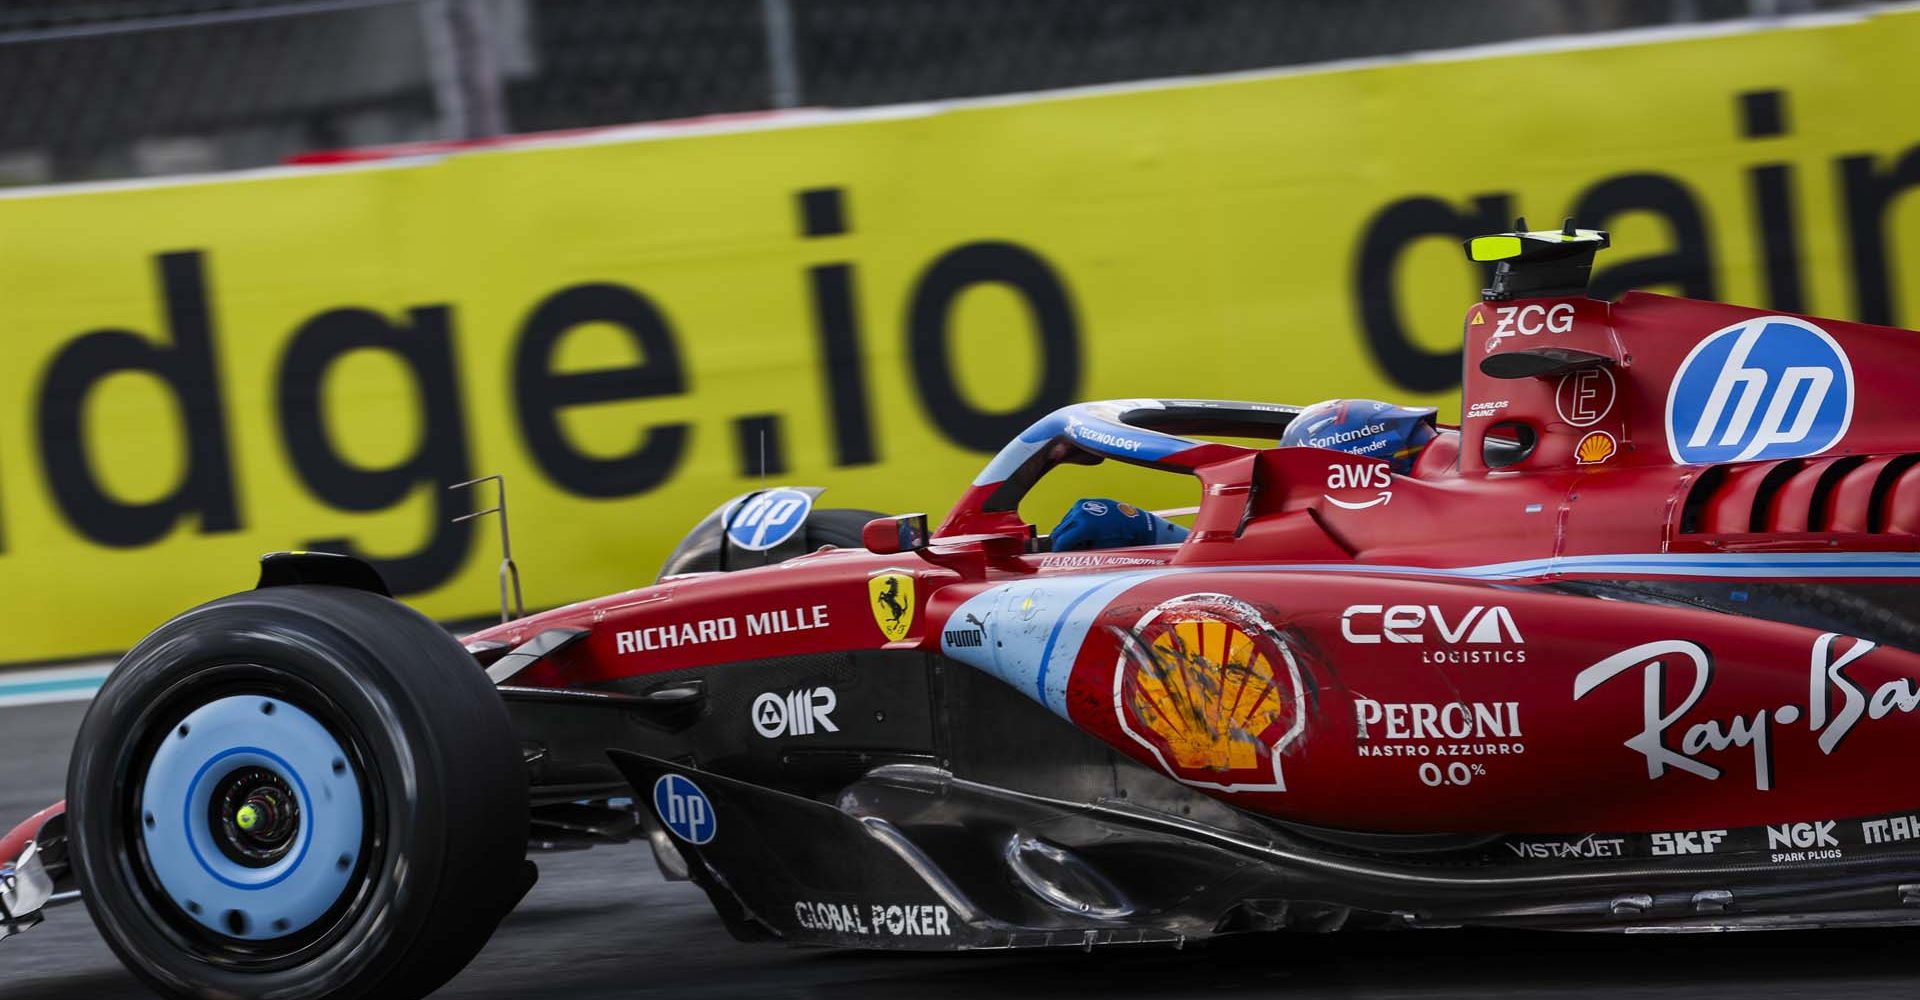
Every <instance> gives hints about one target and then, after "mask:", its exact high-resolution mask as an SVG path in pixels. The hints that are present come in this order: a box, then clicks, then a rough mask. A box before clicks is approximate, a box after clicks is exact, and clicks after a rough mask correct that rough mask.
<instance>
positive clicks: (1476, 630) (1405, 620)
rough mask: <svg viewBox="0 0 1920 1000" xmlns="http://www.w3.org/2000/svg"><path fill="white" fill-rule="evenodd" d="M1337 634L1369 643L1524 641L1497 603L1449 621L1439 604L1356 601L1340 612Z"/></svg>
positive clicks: (1473, 608) (1478, 607)
mask: <svg viewBox="0 0 1920 1000" xmlns="http://www.w3.org/2000/svg"><path fill="white" fill-rule="evenodd" d="M1340 634H1341V636H1343V637H1345V638H1346V640H1347V641H1348V642H1352V643H1358V644H1360V645H1371V644H1374V643H1378V642H1380V641H1381V640H1383V639H1384V640H1385V641H1387V642H1406V643H1424V642H1426V641H1427V639H1428V637H1429V636H1433V637H1436V638H1438V639H1439V640H1440V641H1441V642H1444V643H1448V644H1450V645H1451V644H1457V643H1467V644H1472V645H1497V644H1500V643H1505V642H1511V643H1514V644H1516V645H1518V644H1520V643H1524V642H1526V640H1525V639H1522V638H1521V637H1520V626H1518V625H1516V624H1514V622H1513V614H1512V612H1509V611H1508V610H1507V609H1506V608H1504V607H1502V606H1500V605H1498V604H1496V605H1494V606H1493V607H1490V608H1489V607H1486V606H1484V605H1479V604H1476V605H1474V606H1473V607H1471V608H1468V609H1467V610H1466V611H1465V612H1463V613H1461V614H1460V616H1459V617H1458V618H1455V619H1453V620H1451V621H1449V620H1448V619H1447V612H1446V611H1444V610H1442V609H1441V608H1440V606H1439V605H1435V604H1428V605H1424V606H1422V605H1418V604H1393V605H1384V606H1383V605H1379V604H1355V605H1353V606H1351V607H1349V608H1347V610H1346V611H1345V612H1343V613H1342V614H1341V615H1340Z"/></svg>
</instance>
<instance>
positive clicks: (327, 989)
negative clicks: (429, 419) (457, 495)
mask: <svg viewBox="0 0 1920 1000" xmlns="http://www.w3.org/2000/svg"><path fill="white" fill-rule="evenodd" d="M1605 244H1606V235H1605V234H1604V233H1598V232H1593V231H1576V230H1572V229H1568V230H1563V231H1557V232H1516V233H1510V234H1503V235H1499V236H1493V237H1484V238H1481V239H1478V240H1475V241H1472V243H1471V244H1470V249H1471V251H1472V254H1473V256H1474V257H1475V259H1478V260H1482V261H1486V262H1489V263H1491V264H1492V265H1493V281H1492V285H1491V287H1490V288H1489V289H1488V290H1487V292H1486V293H1485V297H1484V300H1483V301H1482V302H1480V303H1478V304H1476V305H1474V306H1473V307H1472V308H1471V309H1470V310H1468V312H1467V315H1466V318H1465V323H1464V325H1465V334H1466V340H1467V346H1466V372H1465V389H1464V393H1465V398H1464V401H1463V410H1462V412H1463V423H1462V426H1460V427H1459V428H1457V429H1455V428H1448V429H1444V430H1443V431H1442V432H1441V433H1440V436H1439V437H1438V438H1437V439H1435V440H1434V441H1433V442H1432V443H1431V444H1429V445H1428V446H1427V447H1426V448H1425V450H1424V451H1423V452H1422V453H1421V455H1420V457H1419V459H1418V461H1417V463H1416V464H1415V465H1414V466H1413V467H1412V468H1411V471H1410V474H1406V475H1400V474H1394V473H1392V472H1390V471H1389V466H1388V464H1387V463H1386V462H1384V461H1381V460H1378V459H1374V458H1365V457H1355V456H1352V455H1350V454H1345V453H1341V452H1336V451H1328V450H1321V449H1318V448H1311V447H1292V448H1285V447H1271V448H1258V447H1247V446H1243V445H1240V444H1230V443H1223V442H1220V441H1215V440H1209V439H1211V438H1232V439H1238V440H1245V439H1248V438H1256V439H1258V438H1265V439H1269V440H1273V439H1278V438H1279V437H1281V435H1282V432H1283V430H1284V428H1285V427H1286V425H1287V424H1288V422H1289V421H1290V420H1291V419H1293V416H1294V414H1295V413H1296V412H1297V411H1296V410H1295V409H1293V408H1291V407H1284V406H1272V405H1262V404H1247V403H1224V402H1201V401H1177V400H1127V401H1118V402H1105V403H1090V404H1085V405H1079V406H1072V407H1068V408H1066V409H1063V410H1061V411H1059V412H1057V413H1055V414H1053V415H1052V416H1049V417H1047V418H1046V419H1044V420H1042V421H1040V422H1039V423H1037V424H1035V425H1034V426H1033V427H1032V428H1030V429H1029V430H1028V431H1026V432H1025V433H1024V434H1022V435H1021V436H1020V437H1019V438H1018V439H1017V440H1015V441H1013V442H1012V443H1010V444H1009V445H1008V446H1007V447H1006V448H1005V449H1004V450H1003V451H1001V452H1000V453H999V455H997V456H996V457H995V458H994V459H993V460H992V461H991V462H990V463H989V464H988V465H987V467H986V469H985V471H984V472H982V473H981V474H980V476H979V477H978V478H977V479H976V480H975V481H974V482H973V484H972V486H971V488H969V489H968V490H967V491H966V492H965V493H964V495H963V496H962V497H961V498H960V501H959V503H958V504H957V505H956V506H955V508H954V510H953V512H952V513H951V514H950V515H949V516H948V518H947V519H946V521H945V523H944V524H943V525H941V527H940V528H939V530H938V531H934V532H928V531H927V529H926V521H925V519H924V518H921V517H918V516H905V517H893V518H877V519H873V520H871V521H870V522H869V521H868V519H867V518H866V517H865V516H862V515H858V514H854V513H851V512H833V511H815V510H813V509H812V507H813V494H812V493H810V492H807V491H798V490H791V489H780V490H771V491H765V492H761V493H758V494H754V495H751V496H750V497H748V498H745V499H744V500H743V501H741V502H736V503H733V504H730V505H729V506H728V507H726V508H723V509H722V510H721V511H720V512H717V513H716V514H715V515H713V516H712V517H710V518H708V520H707V521H706V522H703V523H702V524H701V525H700V526H699V527H698V528H696V529H695V531H694V533H693V534H692V535H691V536H690V537H689V538H688V540H687V542H686V543H685V544H684V545H683V546H682V548H681V550H680V551H679V552H678V553H676V555H675V556H674V559H673V560H672V562H671V563H670V564H669V573H668V575H666V576H665V577H663V579H661V580H660V582H659V583H657V584H655V585H653V586H650V587H644V588H642V589H639V590H635V591H631V592H627V593H622V594H615V595H613V596H610V597H604V598H600V599H598V600H592V601H587V602H585V603H581V604H576V605H572V606H569V607H564V608H559V609H556V610H553V611H548V612H544V613H541V614H536V615H532V616H530V617H525V618H520V619H518V620H514V621H510V622H507V623H506V624H502V625H500V626H498V627H494V628H489V629H486V630H484V631H481V632H479V633H476V634H474V635H472V636H469V637H468V638H467V639H466V640H465V642H464V646H463V645H462V644H461V643H458V642H455V641H453V640H451V639H449V638H447V636H446V635H445V633H443V632H442V631H441V630H440V629H438V628H437V627H436V626H435V625H434V624H433V623H431V622H429V621H427V620H426V619H424V618H422V617H420V616H419V615H417V614H415V613H413V612H411V611H409V610H407V609H406V608H404V607H403V606H401V605H399V604H397V603H395V602H394V601H392V600H390V599H389V598H388V597H387V596H386V594H385V592H384V587H383V586H382V584H381V581H380V579H379V578H378V576H377V575H376V574H374V573H373V572H372V571H371V570H370V569H369V568H368V567H366V566H365V565H364V564H361V563H357V562H354V561H352V560H349V559H346V558H343V557H337V556H322V555H307V554H282V555H276V556H272V557H269V558H268V559H267V560H266V561H265V563H264V569H263V571H262V574H261V579H260V585H259V587H258V588H257V589H255V590H252V591H248V592H246V593H242V594H237V595H235V596H232V597H228V598H224V599H222V600H218V601H215V602H213V603H211V604H207V605H204V606H202V607H199V608H196V609H194V610H192V611H189V612H187V613H185V614H183V615H181V616H180V617H179V618H176V619H175V620H173V621H171V622H169V623H167V624H166V625H163V626H162V627H161V628H160V629H159V630H157V631H156V632H154V633H153V634H152V635H151V636H150V637H148V638H147V639H146V640H145V641H143V642H142V643H141V644H140V645H139V646H138V647H137V648H135V649H134V650H133V651H132V652H131V653H129V654H128V655H127V657H126V659H125V660H123V661H122V662H121V664H120V666H119V668H118V669H117V670H116V671H115V673H114V674H113V676H112V677H111V678H110V679H109V680H108V682H107V683H106V686H105V687H104V688H103V689H102V691H101V692H100V694H99V696H98V698H97V699H96V701H95V702H94V704H93V706H92V708H91V710H90V711H89V713H88V715H87V718H86V721H85V723H84V726H83V728H82V731H81V734H80V738H79V742H78V745H77V747H76V749H75V752H74V756H73V763H72V769H71V774H70V777H69V782H68V793H69V798H68V802H67V809H66V812H65V813H64V815H62V814H60V813H59V812H58V811H57V810H56V811H54V812H50V813H47V814H43V815H42V816H40V817H37V818H36V819H35V820H34V821H31V822H30V823H29V824H26V825H24V826H22V827H21V828H20V829H19V830H17V831H16V832H15V834H14V835H13V836H12V837H11V838H10V839H9V840H7V841H5V842H0V852H4V853H0V857H7V858H14V859H17V860H16V861H14V862H13V863H12V864H11V866H10V868H11V870H10V873H9V875H8V876H7V879H6V881H5V895H4V897H0V900H3V901H4V905H5V908H6V916H5V918H4V920H5V927H6V929H8V930H16V929H20V928H23V927H25V926H27V925H28V924H29V923H31V921H33V920H34V919H37V916H38V909H39V908H40V906H41V905H42V904H43V903H44V902H45V901H46V900H47V899H48V898H50V897H54V898H58V896H59V894H60V893H61V892H62V891H63V890H65V889H68V888H69V887H71V888H73V889H77V890H78V892H79V893H80V894H81V895H82V896H83V897H84V899H85V900H86V902H87V904H88V906H89V908H90V910H91V912H92V915H93V917H94V920H95V921H96V922H97V924H98V925H99V927H100V929H101V931H102V932H103V933H104V934H105V936H106V938H107V940H108V942H109V943H110V944H111V945H112V947H113V948H114V950H115V951H116V952H117V953H118V954H119V955H120V956H121V958H123V959H124V960H125V961H126V963H127V964H128V966H129V967H130V968H132V969H133V970H134V971H135V972H137V973H138V974H140V975H141V976H142V977H143V978H144V979H145V980H146V981H148V982H149V983H151V984H152V985H154V986H155V987H156V988H158V989H160V990H161V991H162V992H163V993H165V994H168V995H172V996H214V995H230V996H266V995H271V996H276V997H308V996H339V997H346V996H353V997H359V996H380V997H403V996H414V995H417V994H420V993H423V992H426V991H430V990H431V989H432V988H433V987H434V986H435V985H437V984H438V983H440V982H441V981H443V980H444V979H445V978H446V977H447V976H449V975H451V974H452V973H453V972H454V971H455V970H456V969H458V968H459V966H460V965H461V964H462V963H463V962H465V961H466V960H467V959H468V958H469V957H470V956H471V955H472V954H473V952H474V951H475V950H476V949H477V948H478V947H479V946H480V944H481V943H482V942H483V941H484V939H485V938H486V937H487V935H488V934H489V933H490V932H491V931H492V929H493V927H494V926H495V924H496V923H497V921H498V920H499V918H500V917H501V916H502V915H503V914H504V913H505V912H506V911H507V910H508V909H509V908H511V907H512V906H513V904H514V903H515V901H516V900H517V899H518V898H519V896H520V895H521V894H522V893H523V892H524V891H525V889H526V888H527V886H528V885H530V884H531V882H532V880H533V878H534V871H533V867H532V865H531V864H529V863H528V862H527V861H526V860H525V858H526V849H527V847H528V844H529V841H531V844H532V845H533V846H535V847H571V846H582V845H589V844H592V843H596V842H605V841H609V840H622V839H626V838H629V837H645V838H647V839H649V840H650V841H651V843H652V846H653V849H654V852H655V857H656V858H657V859H658V861H659V864H660V866H661V868H662V869H663V870H664V871H665V872H666V873H667V874H668V875H669V876H671V877H675V878H683V879H691V880H693V881H694V882H696V883H698V884H699V885H700V886H701V887H702V888H704V889H705V890H706V892H707V893H708V895H709V896H710V897H711V898H712V901H713V903H714V905H715V907H716V908H717V909H718V910H719V912H720V914H721V915H722V916H723V917H724V919H725V921H726V923H727V925H728V926H729V927H730V928H731V929H732V931H733V932H734V933H735V934H737V935H739V936H741V937H748V938H777V939H784V940H786V941H790V942H803V943H817V944H833V945H849V946H857V947H882V948H921V949H970V948H1008V947H1040V946H1058V945H1072V946H1093V945H1103V944H1112V943H1134V942H1157V941H1164V942H1181V941H1185V940H1191V939H1200V938H1206V937H1209V936H1212V935H1221V934H1229V933H1236V932H1246V931H1265V930H1273V929H1282V928H1293V929H1308V930H1330V929H1334V928H1339V927H1343V926H1404V927H1423V926H1440V925H1447V926H1452V925H1460V924H1484V925H1508V926H1520V927H1536V928H1563V929H1581V930H1596V929H1608V930H1679V929H1704V928H1740V927H1773V926H1809V925H1841V924H1885V923H1905V922H1911V921H1913V920H1914V918H1915V915H1916V913H1920V911H1917V910H1916V909H1915V907H1916V906H1920V816H1917V815H1914V814H1915V813H1917V812H1920V787H1915V786H1912V785H1909V783H1908V782H1907V781H1906V780H1905V779H1904V778H1903V777H1901V775H1902V774H1903V773H1904V772H1903V771H1902V770H1901V769H1900V768H1901V766H1902V765H1901V764H1900V762H1901V761H1903V760H1905V759H1906V757H1907V754H1906V750H1904V749H1903V748H1911V747H1913V746H1914V745H1916V741H1920V717H1916V715H1915V711H1916V709H1920V619H1917V618H1916V614H1915V610H1916V608H1915V594H1916V591H1915V588H1914V587H1913V585H1912V581H1913V580H1914V578H1915V576H1916V574H1920V545H1916V540H1917V539H1920V432H1917V431H1916V429H1915V427H1914V426H1913V424H1912V423H1911V419H1912V416H1913V414H1914V413H1915V412H1916V411H1915V406H1916V404H1915V403H1914V397H1915V389H1916V382H1915V379H1914V376H1913V375H1912V374H1911V373H1912V372H1914V371H1916V370H1920V341H1917V340H1916V339H1915V335H1914V334H1912V333H1908V332H1904V331H1900V330H1893V329H1886V328H1878V327H1870V326H1863V325H1860V324H1855V323H1845V322H1838V321H1830V320H1821V319H1812V318H1807V317H1801V316H1786V315H1778V314H1773V313H1768V312H1764V311H1759V310H1754V309H1746V308H1740V307H1736V306H1729V305H1720V304H1715V303H1708V302H1695V301H1687V300H1683V299H1675V298H1666V297H1661V296H1655V295H1645V294H1638V293H1636V294H1629V295H1627V296H1626V297H1625V298H1623V299H1622V300H1621V301H1619V302H1614V303H1609V302H1605V301H1599V300H1595V299H1591V298H1587V297H1586V296H1585V295H1584V289H1585V284H1586V276H1587V273H1588V270H1589V268H1590V266H1591V263H1592V260H1593V255H1594V253H1595V251H1596V250H1598V249H1600V248H1602V247H1604V246H1605ZM1109 459H1110V460H1115V461H1120V462H1127V463H1132V464H1135V465H1141V466H1148V467H1151V468H1154V469H1160V470H1164V471H1166V472H1169V473H1177V474H1182V475H1190V476H1192V477H1194V478H1195V479H1197V480H1198V484H1197V487H1198V488H1197V492H1198V494H1199V496H1200V500H1199V505H1198V510H1197V513H1195V515H1194V524H1193V530H1192V534H1191V536H1190V537H1189V538H1188V539H1187V540H1186V541H1184V542H1183V543H1180V544H1176V545H1162V546H1144V547H1137V548H1130V549H1108V550H1104V551H1093V552H1074V553H1055V552H1051V551H1050V550H1049V545H1048V541H1047V539H1045V538H1041V537H1037V536H1036V535H1035V532H1034V529H1033V527H1032V526H1031V525H1030V524H1029V523H1027V521H1025V520H1023V519H1022V517H1021V515H1020V513H1019V505H1020V501H1021V498H1022V497H1023V496H1024V495H1025V494H1027V492H1028V490H1029V489H1030V488H1031V487H1032V486H1033V485H1034V484H1035V483H1036V481H1038V480H1040V479H1041V477H1043V476H1045V475H1046V474H1047V473H1048V472H1049V470H1052V469H1054V468H1055V467H1057V466H1059V465H1060V464H1062V463H1082V464H1084V463H1096V462H1100V461H1102V460H1109ZM763 564H764V565H763ZM747 567H751V568H747ZM736 570H737V571H736ZM529 831H531V835H530V837H529ZM28 841H31V843H28Z"/></svg>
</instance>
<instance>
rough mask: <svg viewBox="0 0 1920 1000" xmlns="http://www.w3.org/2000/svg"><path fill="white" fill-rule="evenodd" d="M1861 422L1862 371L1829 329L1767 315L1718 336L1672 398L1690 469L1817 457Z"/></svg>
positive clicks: (1673, 425)
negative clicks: (1856, 382) (1856, 388)
mask: <svg viewBox="0 0 1920 1000" xmlns="http://www.w3.org/2000/svg"><path fill="white" fill-rule="evenodd" d="M1852 421H1853V365H1852V364H1851V363H1849V362H1848V361H1847V352H1846V351H1843V350H1841V349H1840V345H1839V344H1838V343H1837V342H1835V341H1834V339H1833V337H1832V336H1830V335H1829V334H1828V333H1827V331H1825V330H1822V329H1820V328H1819V327H1817V326H1814V325H1813V324H1812V323H1809V322H1807V321H1806V320H1800V319H1793V318H1792V317H1789V316H1762V317H1759V318H1756V319H1750V320H1745V321H1743V322H1740V323H1735V324H1734V325H1732V326H1729V327H1727V328H1726V329H1724V330H1718V331H1715V332H1714V333H1713V334H1712V335H1710V336H1708V337H1707V338H1706V339H1705V340H1702V341H1700V343H1698V344H1695V345H1694V348H1693V350H1692V352H1690V353H1689V354H1688V355H1687V359H1686V360H1685V361H1682V362H1681V363H1680V371H1679V373H1678V374H1676V375H1675V376H1674V379H1673V387H1672V388H1671V389H1670V390H1668V392H1667V448H1668V450H1670V451H1671V452H1672V453H1673V460H1674V461H1676V462H1679V463H1681V464H1683V465H1705V464H1708V463H1712V462H1750V461H1758V460H1764V459H1775V458H1798V457H1801V456H1804V455H1817V454H1819V453H1821V452H1823V451H1826V450H1827V449H1828V448H1831V447H1833V446H1834V445H1836V444H1838V443H1840V438H1841V437H1842V436H1844V435H1845V434H1846V433H1847V425H1848V424H1849V423H1851V422H1852Z"/></svg>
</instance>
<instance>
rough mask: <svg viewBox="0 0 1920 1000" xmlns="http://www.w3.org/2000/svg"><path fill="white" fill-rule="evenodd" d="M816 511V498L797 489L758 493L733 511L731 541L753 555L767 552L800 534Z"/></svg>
mask: <svg viewBox="0 0 1920 1000" xmlns="http://www.w3.org/2000/svg"><path fill="white" fill-rule="evenodd" d="M812 511H813V497H811V496H809V495H807V494H806V493H803V492H801V491H799V490H796V489H790V488H788V487H784V486H783V487H781V488H779V489H777V490H768V491H766V492H765V493H756V494H754V495H753V496H751V497H749V498H747V502H746V503H744V504H741V505H740V506H739V507H738V508H734V509H729V510H728V511H727V512H726V514H724V515H723V516H722V518H721V520H723V521H725V522H726V525H727V537H728V538H730V539H732V540H733V544H735V545H738V546H740V547H741V548H743V549H747V550H749V551H753V552H764V551H766V550H768V549H770V548H773V547H774V546H776V545H779V544H780V543H781V542H784V541H786V540H787V539H789V538H792V537H793V536H794V535H796V534H799V532H800V526H801V525H803V524H805V523H807V515H808V514H809V513H811V512H812Z"/></svg>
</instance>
